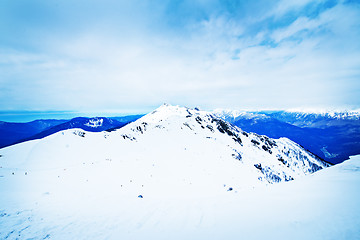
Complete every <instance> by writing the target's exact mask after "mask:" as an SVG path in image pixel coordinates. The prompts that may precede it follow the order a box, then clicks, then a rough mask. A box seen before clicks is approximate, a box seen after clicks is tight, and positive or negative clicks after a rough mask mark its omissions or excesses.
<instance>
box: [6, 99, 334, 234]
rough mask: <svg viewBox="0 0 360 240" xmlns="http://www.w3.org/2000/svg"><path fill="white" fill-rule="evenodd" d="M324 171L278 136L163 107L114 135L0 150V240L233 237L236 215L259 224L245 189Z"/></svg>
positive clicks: (257, 204)
mask: <svg viewBox="0 0 360 240" xmlns="http://www.w3.org/2000/svg"><path fill="white" fill-rule="evenodd" d="M328 166H329V165H328V164H327V163H325V162H323V161H321V160H320V159H318V158H316V157H315V156H314V155H313V154H311V153H310V152H308V151H306V150H304V149H303V148H302V147H300V146H299V145H298V144H296V143H294V142H292V141H290V140H288V139H286V138H281V139H276V140H275V139H271V138H268V137H266V136H261V135H257V134H251V133H250V134H249V133H246V132H244V131H242V130H241V129H239V128H237V127H235V126H233V125H231V124H229V123H227V122H225V121H223V120H221V119H220V118H217V117H215V116H214V115H212V114H211V113H208V112H204V111H198V110H194V109H188V108H183V107H178V106H168V105H163V106H161V107H160V108H158V109H157V110H155V111H154V112H152V113H150V114H148V115H146V116H144V117H142V118H140V119H138V120H137V121H135V122H132V123H130V124H128V125H126V126H125V127H123V128H120V129H117V130H115V131H111V132H87V131H84V130H81V129H68V130H64V131H60V132H57V133H55V134H52V135H50V136H47V137H45V138H43V139H38V140H32V141H28V142H23V143H20V144H17V145H13V146H10V147H6V148H3V149H0V195H1V205H0V238H1V239H16V238H25V239H31V238H34V239H48V238H49V239H142V238H144V237H149V236H152V237H156V238H157V239H168V238H172V239H185V238H186V239H205V238H206V239H211V237H213V238H214V236H211V234H210V233H211V231H216V232H217V234H220V235H217V237H215V238H214V239H223V238H222V237H223V236H225V237H226V238H227V239H234V238H236V239H239V237H240V236H241V234H240V235H239V233H238V234H235V232H234V231H231V230H230V229H231V228H233V227H234V229H238V227H240V226H237V224H238V223H239V222H238V220H239V219H242V220H241V222H242V223H243V224H245V223H246V222H247V220H246V219H245V218H242V215H241V212H242V213H245V212H246V211H245V209H248V208H249V207H250V208H251V209H253V210H254V211H253V212H252V213H250V212H248V213H246V216H248V217H249V218H248V217H246V218H247V219H248V220H249V219H250V220H251V219H252V220H251V221H252V222H254V221H255V218H254V217H250V216H255V215H253V214H257V215H256V216H258V217H259V218H260V219H263V216H262V215H261V212H263V211H265V209H267V207H266V208H265V206H267V203H266V201H265V199H267V195H266V194H265V195H259V196H257V195H256V194H255V195H253V194H252V191H259V192H262V191H264V192H267V191H268V190H266V189H269V188H271V187H273V186H275V185H283V184H272V183H277V182H286V181H288V180H292V179H298V180H296V181H289V183H290V182H297V181H301V180H303V179H305V177H304V176H305V175H308V174H310V173H313V172H315V171H317V170H320V169H323V168H326V167H328ZM321 172H322V171H321ZM284 184H285V183H284ZM266 186H267V187H266ZM308 186H310V185H306V187H305V189H307V188H308ZM254 188H255V190H254ZM289 189H292V188H291V187H289ZM296 189H298V190H301V189H303V188H302V187H298V188H296ZM302 191H304V189H303V190H302ZM248 194H250V195H251V196H254V198H249V199H244V197H245V196H248ZM282 194H283V193H280V194H279V195H278V194H276V195H273V196H272V197H271V198H273V200H274V201H273V202H274V203H276V202H278V204H280V203H281V204H285V206H287V205H289V204H290V205H291V206H292V204H295V206H296V204H300V202H298V200H296V201H295V202H292V203H291V202H285V203H284V200H283V199H282V196H283V195H282ZM309 195H311V194H309ZM256 196H257V197H256ZM254 199H257V200H256V201H255V200H254ZM276 199H277V200H276ZM291 199H292V198H291ZM305 199H306V198H305ZM262 200H264V201H262ZM291 201H292V200H291ZM304 201H305V202H306V201H309V200H304ZM317 202H318V201H317V200H314V201H313V200H311V201H310V202H309V203H308V204H314V205H313V206H318V204H317ZM239 204H240V205H239ZM290 205H289V206H290ZM228 206H231V207H230V208H228ZM236 206H238V207H236ZM251 206H253V207H251ZM307 206H308V205H307ZM313 206H312V207H313ZM233 207H235V209H238V210H237V211H236V214H237V215H236V216H235V215H231V212H233V209H232V208H233ZM312 207H311V208H312ZM311 208H310V209H311ZM217 209H223V210H221V211H220V210H219V212H217ZM256 209H257V210H256ZM269 209H271V206H270V208H269ZM276 209H281V208H276ZM260 210H261V211H260ZM257 211H260V212H257ZM265 212H266V211H265ZM275 212H276V211H275ZM275 212H274V213H275ZM280 213H282V211H280ZM223 214H225V215H223ZM271 215H272V211H270V212H268V214H265V215H264V216H265V217H266V218H269V217H270V216H271ZM244 216H245V215H244ZM289 216H290V215H289ZM291 216H292V215H291ZM273 217H274V216H273ZM278 217H279V218H280V219H281V218H282V216H281V215H279V216H278ZM218 219H221V221H222V222H223V223H224V224H225V225H223V223H221V222H219V221H218ZM225 219H228V221H226V223H225V222H224V221H223V220H225ZM264 219H265V218H264ZM269 221H273V220H269ZM281 221H282V220H280V222H281ZM226 225H229V226H230V227H225V226H226ZM282 225H283V224H282ZM244 226H247V225H242V227H244ZM224 227H225V228H224ZM181 229H184V230H185V231H184V232H183V231H181ZM205 229H206V230H205ZM210 229H212V230H210ZM224 229H228V230H229V231H230V232H226V231H228V230H226V231H224ZM246 229H249V228H247V227H246V228H245V227H244V230H246ZM198 230H199V231H198ZM209 230H210V231H209ZM205 232H206V233H207V234H210V235H209V236H208V235H206V234H205V235H204V233H205ZM174 233H176V234H174ZM185 233H186V234H185ZM192 233H196V234H200V235H196V234H195V235H193V234H192ZM230 233H231V234H230ZM177 234H180V235H177ZM184 234H185V235H184ZM228 234H230V235H228ZM186 235H187V236H188V237H186ZM243 236H244V235H243ZM245 238H246V236H245ZM258 239H260V237H259V238H258Z"/></svg>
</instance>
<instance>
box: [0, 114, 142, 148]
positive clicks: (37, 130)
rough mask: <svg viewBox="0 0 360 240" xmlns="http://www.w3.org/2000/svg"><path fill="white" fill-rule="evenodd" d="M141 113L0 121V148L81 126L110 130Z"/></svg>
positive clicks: (86, 128) (97, 129)
mask: <svg viewBox="0 0 360 240" xmlns="http://www.w3.org/2000/svg"><path fill="white" fill-rule="evenodd" d="M142 116H143V115H129V116H123V117H93V118H86V117H77V118H73V119H70V120H54V119H42V120H36V121H32V122H28V123H10V122H1V121H0V148H2V147H6V146H10V145H12V144H16V143H20V142H25V141H29V140H34V139H40V138H43V137H46V136H49V135H51V134H54V133H56V132H59V131H62V130H66V129H72V128H81V129H83V130H85V131H90V132H101V131H112V130H115V129H118V128H121V127H123V126H124V125H126V124H128V123H129V122H132V121H135V120H136V119H139V118H140V117H142Z"/></svg>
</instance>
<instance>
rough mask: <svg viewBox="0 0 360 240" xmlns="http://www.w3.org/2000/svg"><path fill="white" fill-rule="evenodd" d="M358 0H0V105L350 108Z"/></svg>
mask: <svg viewBox="0 0 360 240" xmlns="http://www.w3.org/2000/svg"><path fill="white" fill-rule="evenodd" d="M359 96H360V1H354V0H353V1H350V0H347V1H345V0H339V1H336V0H331V1H326V0H314V1H310V0H274V1H268V0H256V1H244V0H240V1H235V0H222V1H220V0H207V1H205V0H184V1H179V0H161V1H157V0H152V1H150V0H149V1H146V0H131V1H118V0H101V1H100V0H99V1H95V0H71V1H70V0H32V1H28V0H17V1H14V0H2V1H0V111H2V112H12V111H16V112H19V111H20V112H21V111H55V112H56V111H60V112H64V111H70V112H82V113H97V114H99V113H100V114H101V113H144V112H145V113H146V112H149V111H151V110H153V109H155V108H156V107H158V106H159V105H161V104H163V103H169V104H175V105H182V106H189V107H200V108H201V109H206V110H210V109H216V108H227V109H251V110H260V109H288V108H291V109H294V108H295V109H296V108H321V109H323V108H326V109H359V108H360V97H359Z"/></svg>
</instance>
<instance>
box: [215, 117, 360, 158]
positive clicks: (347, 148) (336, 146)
mask: <svg viewBox="0 0 360 240" xmlns="http://www.w3.org/2000/svg"><path fill="white" fill-rule="evenodd" d="M214 113H215V114H216V115H217V116H219V117H221V118H222V119H225V120H227V121H229V122H231V123H233V124H234V125H235V126H238V127H240V128H242V129H243V130H244V131H248V132H255V133H258V134H264V135H267V136H269V137H272V138H280V137H287V138H289V139H291V140H293V141H295V142H297V143H299V144H300V145H302V146H303V147H304V148H306V149H308V150H309V151H311V152H313V153H315V154H316V155H318V156H319V157H321V158H323V159H325V160H326V161H328V162H331V163H333V164H336V163H340V162H342V161H344V160H346V159H348V158H349V156H351V155H356V154H360V113H358V112H321V113H311V112H293V111H291V112H290V111H258V112H245V111H232V110H216V111H214Z"/></svg>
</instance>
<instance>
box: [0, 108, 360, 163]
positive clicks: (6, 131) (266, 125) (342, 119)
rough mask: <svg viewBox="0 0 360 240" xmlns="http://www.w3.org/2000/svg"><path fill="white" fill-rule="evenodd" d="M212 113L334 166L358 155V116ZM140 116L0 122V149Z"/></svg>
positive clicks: (102, 127)
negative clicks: (290, 142) (297, 146)
mask: <svg viewBox="0 0 360 240" xmlns="http://www.w3.org/2000/svg"><path fill="white" fill-rule="evenodd" d="M213 113H214V114H215V115H216V116H218V117H220V118H222V119H223V120H225V121H227V122H229V123H232V124H234V125H235V126H237V127H240V128H241V129H243V130H244V131H247V132H254V133H257V134H260V135H266V136H269V137H271V138H281V137H287V138H289V139H291V140H293V141H294V142H296V143H299V144H300V145H301V146H303V147H304V148H305V149H308V150H309V151H311V152H312V153H314V154H316V155H318V156H319V157H320V158H322V159H324V160H326V161H328V162H330V163H333V164H336V163H340V162H342V161H344V160H346V159H348V158H349V156H351V155H356V154H360V113H359V112H356V111H348V112H300V111H237V110H215V111H213ZM142 116H143V115H130V116H124V117H111V118H106V117H95V118H84V117H78V118H73V119H71V120H51V119H50V120H36V121H32V122H29V123H9V122H0V148H3V147H6V146H10V145H13V144H16V143H20V142H24V141H28V140H33V139H40V138H43V137H46V136H48V135H51V134H53V133H56V132H59V131H62V130H66V129H73V128H81V129H83V130H85V131H89V132H101V131H112V130H116V129H118V128H121V127H123V126H125V125H126V124H128V123H130V122H133V121H135V120H137V119H139V118H140V117H142Z"/></svg>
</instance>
